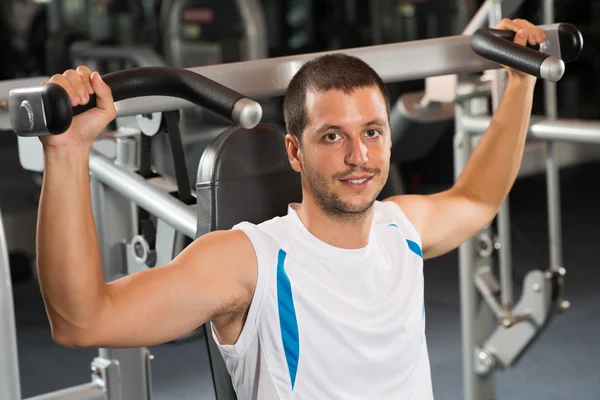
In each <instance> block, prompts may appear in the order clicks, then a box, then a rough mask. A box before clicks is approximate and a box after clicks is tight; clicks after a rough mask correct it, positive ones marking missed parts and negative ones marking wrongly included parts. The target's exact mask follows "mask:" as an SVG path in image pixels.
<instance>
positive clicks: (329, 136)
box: [324, 132, 340, 143]
mask: <svg viewBox="0 0 600 400" xmlns="http://www.w3.org/2000/svg"><path fill="white" fill-rule="evenodd" d="M339 137H340V135H339V134H337V133H333V132H331V133H328V134H327V135H325V137H324V139H325V141H326V142H330V143H331V142H336V141H337V139H338V138H339Z"/></svg>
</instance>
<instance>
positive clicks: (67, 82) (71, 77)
mask: <svg viewBox="0 0 600 400" xmlns="http://www.w3.org/2000/svg"><path fill="white" fill-rule="evenodd" d="M43 83H55V84H58V85H60V86H62V87H63V88H64V89H65V90H66V91H67V93H68V94H69V98H70V99H71V105H72V106H73V107H76V106H78V105H85V104H87V103H88V102H89V101H90V96H91V95H94V94H95V95H96V107H95V108H93V109H91V110H88V111H86V112H84V113H82V114H80V115H77V116H76V117H74V118H73V122H72V123H71V127H70V128H69V129H68V130H67V131H66V132H64V133H62V134H60V135H48V136H42V137H40V140H41V141H42V144H43V146H44V148H45V149H46V150H49V149H53V148H64V147H80V148H83V149H86V150H89V148H90V147H91V146H92V143H93V142H94V140H96V138H97V137H98V135H100V133H101V132H102V131H103V130H104V128H105V127H106V126H107V125H108V124H109V123H110V122H111V121H112V120H114V119H115V117H116V115H117V111H116V109H115V103H114V100H113V96H112V91H111V90H110V87H109V86H108V85H107V84H106V83H105V82H104V81H103V80H102V78H101V77H100V74H99V73H98V72H92V71H91V70H90V69H89V68H88V67H85V66H80V67H78V68H77V69H76V70H73V69H70V70H67V71H65V72H64V73H63V74H62V75H61V74H57V75H54V76H52V78H50V80H48V81H44V82H43Z"/></svg>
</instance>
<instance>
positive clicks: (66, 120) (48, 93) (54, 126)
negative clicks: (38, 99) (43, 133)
mask: <svg viewBox="0 0 600 400" xmlns="http://www.w3.org/2000/svg"><path fill="white" fill-rule="evenodd" d="M42 102H43V103H44V113H45V115H44V116H45V118H46V128H47V130H48V132H49V133H50V134H52V135H58V134H61V133H63V132H64V131H66V130H67V129H69V126H71V120H72V119H73V107H72V106H71V100H70V98H69V95H68V94H67V92H66V91H65V89H63V88H62V86H60V85H57V84H56V83H49V84H47V85H44V86H43V88H42Z"/></svg>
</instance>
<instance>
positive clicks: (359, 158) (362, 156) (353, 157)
mask: <svg viewBox="0 0 600 400" xmlns="http://www.w3.org/2000/svg"><path fill="white" fill-rule="evenodd" d="M348 146H349V148H348V154H347V156H346V164H348V165H353V166H357V167H360V166H362V165H364V164H366V163H367V160H368V159H369V157H368V154H367V146H366V145H365V144H364V143H363V142H362V140H360V138H357V137H353V138H352V139H351V140H349V141H348Z"/></svg>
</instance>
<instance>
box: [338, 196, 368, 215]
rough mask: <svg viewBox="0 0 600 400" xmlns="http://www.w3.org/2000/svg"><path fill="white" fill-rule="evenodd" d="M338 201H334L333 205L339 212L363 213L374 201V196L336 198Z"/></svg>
mask: <svg viewBox="0 0 600 400" xmlns="http://www.w3.org/2000/svg"><path fill="white" fill-rule="evenodd" d="M337 200H338V201H334V207H335V208H336V209H338V210H339V211H340V212H344V213H348V214H363V213H365V212H367V211H369V210H370V209H371V207H372V206H373V203H375V200H376V196H375V197H369V198H366V199H365V198H362V199H357V198H353V199H348V200H345V199H341V198H339V197H338V198H337Z"/></svg>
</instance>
